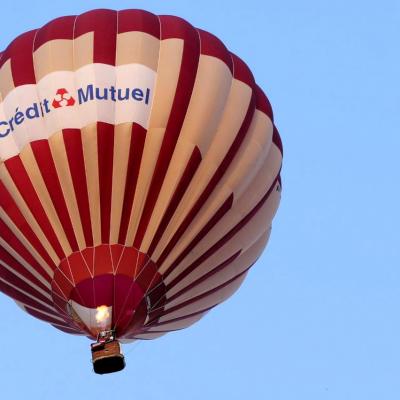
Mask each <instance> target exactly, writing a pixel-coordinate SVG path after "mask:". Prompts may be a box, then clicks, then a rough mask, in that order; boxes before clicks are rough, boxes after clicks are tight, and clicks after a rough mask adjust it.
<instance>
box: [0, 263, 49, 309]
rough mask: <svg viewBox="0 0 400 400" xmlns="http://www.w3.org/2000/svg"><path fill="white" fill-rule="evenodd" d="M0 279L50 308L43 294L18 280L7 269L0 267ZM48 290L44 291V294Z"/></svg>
mask: <svg viewBox="0 0 400 400" xmlns="http://www.w3.org/2000/svg"><path fill="white" fill-rule="evenodd" d="M0 278H1V279H3V280H4V281H6V282H7V283H8V284H9V285H12V286H15V287H17V288H18V289H20V290H22V291H24V292H25V293H28V294H30V295H31V296H33V297H34V298H35V299H36V300H41V301H42V302H43V303H46V304H47V305H48V306H49V307H52V306H53V304H52V302H51V301H50V300H49V299H48V298H47V297H45V296H43V294H41V293H40V292H38V291H37V290H36V289H35V288H33V287H32V286H30V285H29V284H28V283H27V282H26V281H24V280H22V279H21V278H19V277H18V276H17V275H15V274H13V273H12V272H10V271H9V270H8V269H7V268H4V267H3V266H1V265H0ZM47 291H48V289H46V292H47Z"/></svg>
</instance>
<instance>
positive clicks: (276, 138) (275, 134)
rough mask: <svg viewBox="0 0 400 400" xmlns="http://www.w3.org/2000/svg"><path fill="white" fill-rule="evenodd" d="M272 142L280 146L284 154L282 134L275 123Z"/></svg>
mask: <svg viewBox="0 0 400 400" xmlns="http://www.w3.org/2000/svg"><path fill="white" fill-rule="evenodd" d="M272 142H273V143H274V144H275V145H276V147H278V149H279V150H280V152H281V154H282V155H283V145H282V139H281V136H280V135H279V132H278V129H276V126H275V125H274V131H273V134H272Z"/></svg>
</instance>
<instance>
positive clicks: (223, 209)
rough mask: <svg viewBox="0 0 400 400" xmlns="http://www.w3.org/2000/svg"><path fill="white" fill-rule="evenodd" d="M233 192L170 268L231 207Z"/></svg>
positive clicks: (177, 262) (189, 250) (179, 260)
mask: <svg viewBox="0 0 400 400" xmlns="http://www.w3.org/2000/svg"><path fill="white" fill-rule="evenodd" d="M232 204H233V194H231V195H230V196H229V197H228V198H227V199H226V200H225V202H224V203H223V204H222V206H221V207H220V208H219V209H218V210H217V211H216V212H215V214H214V215H213V216H212V218H211V219H210V220H209V221H208V222H207V224H206V225H205V226H204V227H203V228H202V229H201V230H200V232H199V233H198V234H197V235H196V236H195V237H194V238H193V240H192V241H191V242H190V243H189V245H188V246H187V247H186V248H185V249H184V250H183V251H182V253H181V254H179V256H178V257H177V258H176V259H175V261H174V262H173V263H172V264H171V265H170V268H169V269H170V270H171V271H173V270H174V269H175V268H176V267H177V266H178V265H179V264H180V263H181V262H182V260H183V259H184V258H185V257H186V256H187V255H188V254H189V253H190V252H191V251H192V250H193V249H194V248H195V247H196V246H197V244H198V243H199V242H200V241H201V240H202V239H203V238H204V237H205V236H206V235H207V233H208V232H210V230H211V229H212V228H214V226H215V225H216V224H217V223H218V221H220V219H221V218H222V217H223V216H224V215H225V214H226V213H227V212H228V211H229V210H230V209H231V208H232ZM168 275H169V271H167V272H166V273H164V277H166V276H168Z"/></svg>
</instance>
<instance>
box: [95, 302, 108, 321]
mask: <svg viewBox="0 0 400 400" xmlns="http://www.w3.org/2000/svg"><path fill="white" fill-rule="evenodd" d="M108 318H110V312H109V311H108V307H107V306H100V307H97V313H96V321H97V323H98V324H101V323H103V322H105V321H106V320H107V319H108Z"/></svg>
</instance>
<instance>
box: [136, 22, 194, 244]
mask: <svg viewBox="0 0 400 400" xmlns="http://www.w3.org/2000/svg"><path fill="white" fill-rule="evenodd" d="M160 21H161V39H166V38H169V37H171V35H172V37H179V38H181V39H183V40H184V48H183V55H182V64H181V69H180V73H179V79H178V84H177V88H176V93H175V97H174V101H173V104H172V109H171V113H170V116H169V119H168V123H167V127H166V131H165V135H164V138H163V142H162V145H161V149H160V153H159V155H158V159H157V163H156V166H155V169H154V174H153V177H152V181H151V184H150V188H149V192H148V194H147V198H146V202H145V205H144V209H143V214H142V216H141V219H140V222H139V226H138V230H137V233H136V236H135V240H134V246H135V247H136V248H139V247H140V245H141V243H142V240H143V237H144V234H145V232H146V229H147V226H148V224H149V221H150V218H151V215H152V213H153V210H154V206H155V204H156V202H157V198H158V195H159V193H160V189H161V186H162V184H163V182H164V178H165V175H166V174H167V170H168V166H169V163H170V161H171V158H172V155H173V153H174V150H175V146H176V143H177V141H178V138H179V134H180V131H181V128H182V124H183V121H184V119H185V115H186V111H187V108H188V105H189V101H190V97H191V95H192V91H193V86H194V82H195V79H196V73H197V66H198V63H199V57H200V43H199V36H198V34H197V31H196V30H195V29H194V28H193V27H192V26H191V25H190V24H189V23H187V22H186V21H184V20H182V19H180V18H176V17H171V16H161V17H160Z"/></svg>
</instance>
